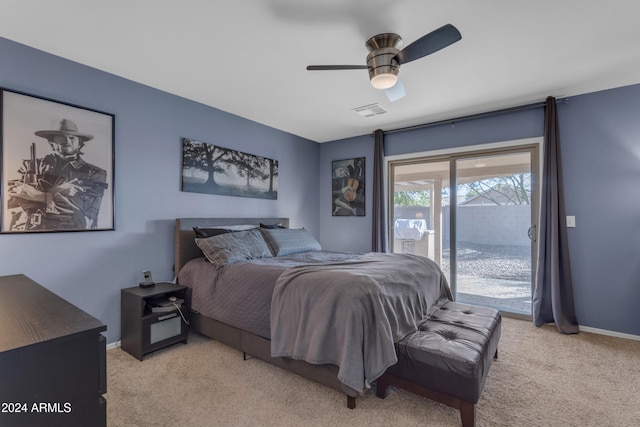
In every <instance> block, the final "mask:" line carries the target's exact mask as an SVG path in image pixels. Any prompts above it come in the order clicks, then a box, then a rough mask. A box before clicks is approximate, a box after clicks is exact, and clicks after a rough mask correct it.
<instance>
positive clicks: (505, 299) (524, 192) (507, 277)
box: [389, 144, 538, 316]
mask: <svg viewBox="0 0 640 427" xmlns="http://www.w3.org/2000/svg"><path fill="white" fill-rule="evenodd" d="M537 150H538V145H537V144H535V145H532V144H529V145H526V146H517V147H509V148H502V149H492V150H484V151H477V152H465V153H454V154H449V155H439V156H433V157H422V158H419V159H406V160H402V161H392V162H390V164H389V166H390V167H389V172H390V173H389V177H390V186H391V187H390V188H391V189H392V190H393V193H392V194H393V205H392V206H391V215H390V216H389V217H390V219H391V224H390V235H391V239H390V241H391V242H392V251H393V252H396V253H413V254H416V255H420V256H425V257H428V258H431V259H433V260H434V261H435V262H436V263H438V264H439V265H440V266H441V268H442V270H443V271H444V272H445V274H446V275H447V278H448V280H449V283H450V285H451V288H452V291H453V293H454V296H455V299H456V301H459V302H464V303H469V304H476V305H483V306H487V307H493V308H496V309H499V310H501V311H503V312H506V313H513V314H516V315H524V316H530V315H531V295H532V283H533V280H532V278H533V276H532V274H533V272H534V271H535V266H534V256H533V255H534V254H535V253H534V247H535V246H534V243H535V242H533V241H532V240H531V239H530V238H529V235H532V236H534V235H535V232H533V233H532V230H534V229H535V228H534V224H535V223H536V216H535V215H536V212H537V192H538V190H537V186H536V183H537V179H536V178H537V175H538V174H537V159H538V153H537ZM390 199H391V197H390Z"/></svg>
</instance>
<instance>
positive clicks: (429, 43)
mask: <svg viewBox="0 0 640 427" xmlns="http://www.w3.org/2000/svg"><path fill="white" fill-rule="evenodd" d="M461 38H462V35H461V34H460V31H458V29H457V28H456V27H454V26H453V25H451V24H447V25H443V26H442V27H440V28H438V29H437V30H434V31H432V32H430V33H429V34H426V35H424V36H422V37H421V38H419V39H418V40H416V41H414V42H413V43H411V44H410V45H408V46H407V47H405V48H404V49H402V50H400V49H399V47H400V45H401V44H402V38H401V37H400V36H399V35H397V34H394V33H382V34H378V35H375V36H373V37H371V38H370V39H369V40H367V42H366V43H365V45H366V46H367V49H369V54H368V55H367V65H309V66H307V70H310V71H326V70H361V69H366V70H369V79H370V81H371V85H372V86H373V87H375V88H376V89H383V90H385V93H386V94H387V97H388V98H389V100H391V101H395V100H397V99H400V98H402V97H403V96H404V95H405V90H404V86H403V85H402V83H401V82H400V80H398V71H400V65H402V64H406V63H407V62H411V61H415V60H416V59H420V58H422V57H424V56H427V55H430V54H432V53H434V52H437V51H439V50H440V49H444V48H445V47H447V46H449V45H451V44H453V43H455V42H457V41H458V40H460V39H461Z"/></svg>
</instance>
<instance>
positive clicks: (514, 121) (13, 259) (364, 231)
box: [0, 38, 640, 342]
mask: <svg viewBox="0 0 640 427" xmlns="http://www.w3.org/2000/svg"><path fill="white" fill-rule="evenodd" d="M0 86H2V87H5V88H8V89H12V90H17V91H22V92H26V93H31V94H34V95H38V96H43V97H47V98H52V99H57V100H60V101H64V102H69V103H72V104H77V105H81V106H84V107H87V108H93V109H96V110H100V111H105V112H109V113H113V114H115V115H116V135H115V137H116V147H115V157H116V166H115V176H116V185H115V211H116V230H115V231H101V232H82V233H48V234H21V235H9V234H4V235H0V256H1V258H0V275H5V274H17V273H24V274H26V275H28V276H29V277H31V278H32V279H34V280H36V281H37V282H40V283H41V284H43V285H44V286H46V287H47V288H49V289H51V290H52V291H54V292H56V293H58V294H59V295H61V296H62V297H64V298H66V299H68V300H69V301H71V302H72V303H74V304H76V305H78V306H79V307H81V308H82V309H84V310H86V311H87V312H89V313H91V314H92V315H94V316H95V317H97V318H99V319H100V320H102V321H103V322H105V323H106V324H107V325H108V328H109V329H108V333H107V338H108V342H114V341H117V340H118V339H119V338H120V330H119V329H120V303H119V298H120V293H119V292H120V289H121V288H123V287H127V286H133V285H135V284H136V283H137V282H138V281H139V280H140V275H141V273H140V272H141V270H142V269H151V270H152V271H153V273H154V277H155V278H156V280H164V279H171V278H172V271H171V266H172V263H173V259H172V258H173V234H172V225H173V220H174V218H176V217H187V216H255V215H260V216H262V215H265V216H270V215H273V216H286V217H290V218H291V220H292V225H293V226H295V227H298V226H300V227H301V226H304V227H306V228H308V229H309V230H310V231H311V232H312V233H313V234H314V235H315V236H316V237H317V238H318V240H319V241H320V243H321V244H322V246H323V247H324V248H325V249H333V250H354V251H368V250H369V249H370V247H371V199H372V193H371V185H369V186H368V187H367V190H366V195H367V197H366V216H365V217H332V216H331V161H332V160H339V159H346V158H352V157H362V156H364V157H366V171H365V172H366V183H371V182H372V178H373V169H372V162H373V138H372V137H371V136H370V135H363V136H360V137H355V138H349V139H345V140H341V141H334V142H329V143H325V144H316V143H313V142H311V141H308V140H305V139H302V138H299V137H296V136H293V135H290V134H287V133H284V132H281V131H278V130H275V129H272V128H269V127H265V126H262V125H259V124H256V123H254V122H251V121H248V120H245V119H242V118H239V117H237V116H233V115H230V114H227V113H224V112H222V111H220V110H216V109H214V108H210V107H207V106H204V105H201V104H198V103H195V102H192V101H188V100H185V99H182V98H179V97H176V96H173V95H170V94H167V93H164V92H161V91H158V90H155V89H152V88H149V87H145V86H143V85H139V84H136V83H132V82H130V81H127V80H125V79H122V78H119V77H116V76H113V75H109V74H107V73H103V72H100V71H97V70H95V69H91V68H88V67H84V66H81V65H79V64H76V63H73V62H70V61H67V60H64V59H61V58H58V57H55V56H52V55H48V54H45V53H42V52H39V51H37V50H34V49H31V48H28V47H25V46H22V45H19V44H16V43H13V42H11V41H8V40H5V39H2V38H0ZM558 112H559V116H560V135H561V144H562V154H563V156H564V164H565V187H566V191H567V213H568V214H569V215H575V216H576V222H577V227H576V228H575V229H570V230H569V239H570V248H571V257H572V258H571V262H572V271H573V276H574V287H575V297H576V307H577V314H578V320H579V321H580V323H581V325H583V326H589V327H592V328H598V329H604V330H610V331H616V332H621V333H627V334H633V335H640V316H639V315H638V310H637V306H638V301H640V279H639V277H640V260H639V259H638V258H640V220H639V219H638V218H640V197H638V196H637V193H638V191H637V190H636V187H637V186H638V185H640V141H638V139H640V120H638V117H640V85H638V86H630V87H625V88H619V89H614V90H609V91H603V92H597V93H592V94H586V95H582V96H575V97H572V98H571V100H570V102H569V103H568V104H561V105H559V107H558ZM542 114H543V113H542V109H536V110H529V111H523V112H518V113H512V114H508V115H502V116H496V117H491V118H485V119H478V120H473V121H465V122H458V123H456V124H455V125H453V126H452V125H443V126H438V127H432V128H425V129H421V130H415V131H411V132H404V133H398V134H392V135H388V136H387V137H386V142H385V151H386V153H387V155H397V154H406V153H414V152H422V151H428V150H436V149H443V148H452V147H461V146H470V145H474V144H483V143H488V142H497V141H507V140H513V139H520V138H528V137H535V136H540V135H542V127H543V125H542V120H543V116H542ZM372 131H373V129H372ZM181 137H190V138H194V139H198V140H202V141H205V142H209V143H213V144H218V145H222V146H225V147H229V148H234V149H237V150H240V151H246V152H249V153H252V154H257V155H261V156H265V157H270V158H274V159H277V160H278V161H279V174H280V175H279V195H278V200H277V201H269V200H259V199H244V198H237V197H223V196H212V195H202V194H192V193H183V192H181V191H180V158H181V146H180V138H181Z"/></svg>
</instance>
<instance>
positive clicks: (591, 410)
mask: <svg viewBox="0 0 640 427" xmlns="http://www.w3.org/2000/svg"><path fill="white" fill-rule="evenodd" d="M107 370H108V393H107V394H106V398H107V408H108V413H107V421H108V425H109V426H114V427H115V426H174V425H175V426H178V425H184V426H332V427H335V426H459V425H460V417H459V413H458V411H455V410H453V409H451V408H449V407H447V406H444V405H441V404H438V403H435V402H432V401H429V400H427V399H425V398H422V397H419V396H416V395H413V394H411V393H408V392H405V391H403V390H398V389H392V390H391V391H390V393H389V395H388V396H387V398H386V399H384V400H381V399H378V398H377V397H376V396H375V394H374V393H373V392H372V391H368V392H367V393H365V395H364V396H363V397H361V398H358V399H357V407H356V409H355V410H350V409H347V408H346V398H345V396H344V395H343V394H341V393H338V392H337V391H334V390H332V389H329V388H327V387H324V386H321V385H319V384H316V383H314V382H311V381H309V380H306V379H304V378H302V377H299V376H297V375H295V374H292V373H289V372H286V371H284V370H281V369H279V368H276V367H273V366H271V365H269V364H267V363H265V362H262V361H260V360H258V359H250V360H247V361H243V360H242V353H240V352H238V351H237V350H233V349H231V348H229V347H227V346H225V345H223V344H220V343H218V342H215V341H212V340H209V339H208V338H205V337H202V336H199V335H193V334H192V336H190V338H189V344H187V345H183V344H177V345H175V346H172V347H169V348H167V349H164V350H161V351H158V352H156V353H153V354H151V355H149V356H147V357H146V358H145V360H144V361H143V362H140V361H138V360H137V359H135V358H134V357H132V356H130V355H129V354H127V353H126V352H124V351H123V350H122V349H120V348H117V349H113V350H109V351H108V352H107ZM476 408H477V409H476V420H477V422H476V424H477V425H478V426H510V427H511V426H545V427H546V426H580V427H583V426H616V427H620V426H629V427H632V426H640V341H630V340H624V339H620V338H612V337H607V336H602V335H596V334H590V333H585V332H582V333H580V334H578V335H561V334H559V333H558V332H556V329H555V327H554V326H552V325H548V326H545V327H543V328H535V327H534V326H533V325H532V324H531V323H530V322H527V321H522V320H515V319H507V318H505V319H504V320H503V331H502V339H501V341H500V348H499V359H498V360H497V361H494V363H493V365H492V366H491V370H490V372H489V376H488V378H487V382H486V385H485V389H484V393H483V395H482V398H481V399H480V402H479V403H478V405H477V407H476Z"/></svg>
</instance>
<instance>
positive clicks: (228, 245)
mask: <svg viewBox="0 0 640 427" xmlns="http://www.w3.org/2000/svg"><path fill="white" fill-rule="evenodd" d="M196 245H198V247H199V248H200V250H202V253H203V254H204V256H205V257H206V258H207V259H208V260H209V262H211V263H212V264H213V265H215V266H216V268H220V267H224V266H225V265H227V264H233V263H234V262H239V261H246V260H248V259H253V258H266V257H271V256H272V255H271V251H270V250H269V247H268V246H267V244H266V242H265V241H264V238H263V237H262V234H260V231H258V230H257V229H254V230H246V231H237V232H234V233H231V232H229V233H223V234H218V235H216V236H211V237H207V238H196Z"/></svg>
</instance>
